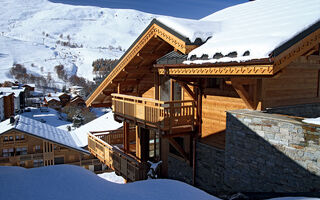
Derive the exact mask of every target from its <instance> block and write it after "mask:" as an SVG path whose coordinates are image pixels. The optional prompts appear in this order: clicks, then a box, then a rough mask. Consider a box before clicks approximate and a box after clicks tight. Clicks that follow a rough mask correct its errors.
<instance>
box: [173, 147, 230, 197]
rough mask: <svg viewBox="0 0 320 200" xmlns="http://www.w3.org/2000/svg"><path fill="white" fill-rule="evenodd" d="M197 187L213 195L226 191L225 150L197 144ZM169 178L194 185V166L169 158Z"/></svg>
mask: <svg viewBox="0 0 320 200" xmlns="http://www.w3.org/2000/svg"><path fill="white" fill-rule="evenodd" d="M196 151H197V152H196V161H197V164H196V186H197V187H198V188H200V189H203V190H205V191H207V192H208V193H211V194H217V193H221V192H222V191H223V190H224V184H223V181H224V176H223V172H224V150H220V149H217V148H215V147H212V146H209V145H206V144H203V143H201V142H197V148H196ZM168 170H169V171H168V175H169V178H172V179H176V180H180V181H183V182H186V183H189V184H192V166H190V165H189V164H188V163H186V162H184V161H182V160H181V159H178V158H176V157H175V156H169V159H168Z"/></svg>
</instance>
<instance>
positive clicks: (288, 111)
mask: <svg viewBox="0 0 320 200" xmlns="http://www.w3.org/2000/svg"><path fill="white" fill-rule="evenodd" d="M266 111H267V113H270V114H283V115H290V116H298V117H306V118H316V117H320V103H311V104H301V105H294V106H285V107H277V108H269V109H267V110H266Z"/></svg>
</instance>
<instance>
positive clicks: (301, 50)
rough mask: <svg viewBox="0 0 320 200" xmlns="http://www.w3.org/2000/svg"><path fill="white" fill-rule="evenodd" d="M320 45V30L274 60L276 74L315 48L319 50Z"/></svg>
mask: <svg viewBox="0 0 320 200" xmlns="http://www.w3.org/2000/svg"><path fill="white" fill-rule="evenodd" d="M319 43H320V29H318V30H317V31H315V32H313V33H311V34H310V35H308V36H307V37H305V38H304V39H302V40H301V41H299V42H298V43H296V44H295V45H293V46H292V47H290V48H289V49H287V50H285V51H284V52H282V53H281V54H280V55H278V56H277V57H276V58H275V59H274V73H276V72H278V71H280V70H282V69H283V68H285V67H286V66H287V65H288V64H290V63H291V62H292V61H294V60H295V59H297V58H298V57H300V56H302V55H304V54H306V53H308V51H310V50H311V49H313V48H315V47H316V48H317V46H318V45H319Z"/></svg>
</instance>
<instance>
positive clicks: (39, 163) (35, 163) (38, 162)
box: [33, 159, 43, 167]
mask: <svg viewBox="0 0 320 200" xmlns="http://www.w3.org/2000/svg"><path fill="white" fill-rule="evenodd" d="M42 166H43V159H39V160H33V167H42Z"/></svg>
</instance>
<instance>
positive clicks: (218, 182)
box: [196, 142, 225, 194]
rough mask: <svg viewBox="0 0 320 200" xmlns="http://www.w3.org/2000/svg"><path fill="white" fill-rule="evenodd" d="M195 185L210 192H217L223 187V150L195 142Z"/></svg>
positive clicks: (223, 188) (221, 190) (222, 189)
mask: <svg viewBox="0 0 320 200" xmlns="http://www.w3.org/2000/svg"><path fill="white" fill-rule="evenodd" d="M196 152H197V155H196V160H197V165H196V186H197V187H198V188H200V189H203V190H204V191H207V192H208V193H211V194H219V193H221V192H223V191H224V190H225V187H224V183H223V182H224V159H225V158H224V156H225V155H224V150H221V149H217V148H215V147H212V146H209V145H206V144H203V143H201V142H198V143H197V151H196Z"/></svg>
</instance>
